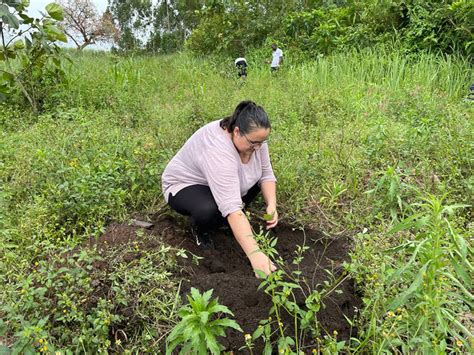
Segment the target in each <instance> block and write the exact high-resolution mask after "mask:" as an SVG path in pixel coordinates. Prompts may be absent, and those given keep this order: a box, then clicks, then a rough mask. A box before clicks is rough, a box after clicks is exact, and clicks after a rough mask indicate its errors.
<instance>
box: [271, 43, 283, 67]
mask: <svg viewBox="0 0 474 355" xmlns="http://www.w3.org/2000/svg"><path fill="white" fill-rule="evenodd" d="M272 51H273V53H272V61H271V64H270V69H271V71H272V73H273V72H274V71H276V70H278V69H279V68H280V65H282V64H283V51H282V50H281V49H280V48H278V47H277V45H276V43H272Z"/></svg>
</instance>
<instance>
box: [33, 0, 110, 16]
mask: <svg viewBox="0 0 474 355" xmlns="http://www.w3.org/2000/svg"><path fill="white" fill-rule="evenodd" d="M52 2H54V0H30V6H29V7H28V14H29V15H30V16H39V12H40V11H43V12H44V11H45V10H44V8H45V7H46V5H48V4H49V3H52ZM92 2H93V3H94V5H95V7H96V8H97V10H98V11H99V13H103V12H104V11H105V9H106V8H107V0H92Z"/></svg>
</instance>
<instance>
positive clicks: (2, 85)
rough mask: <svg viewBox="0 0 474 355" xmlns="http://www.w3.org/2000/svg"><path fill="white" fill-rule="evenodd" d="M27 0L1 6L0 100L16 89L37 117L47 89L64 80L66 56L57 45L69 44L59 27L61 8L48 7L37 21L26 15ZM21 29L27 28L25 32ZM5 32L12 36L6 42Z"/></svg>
mask: <svg viewBox="0 0 474 355" xmlns="http://www.w3.org/2000/svg"><path fill="white" fill-rule="evenodd" d="M28 5H29V1H28V0H21V1H20V0H9V1H4V2H3V3H2V4H0V17H1V20H2V21H0V34H1V41H2V47H1V48H0V61H3V62H4V63H5V67H6V68H5V69H3V68H2V69H0V72H1V75H0V100H5V98H6V95H11V94H12V93H13V92H14V91H15V89H16V88H18V89H19V90H20V92H21V94H22V95H23V96H24V97H25V99H26V100H27V101H28V103H29V104H30V106H31V108H32V109H33V111H34V112H35V113H36V112H37V111H38V110H39V109H40V108H41V105H42V102H43V100H44V98H45V97H46V96H47V94H48V89H49V88H51V87H53V86H54V85H55V84H57V83H58V82H59V81H60V80H61V79H64V78H65V71H64V68H63V65H62V59H63V56H62V55H61V49H60V48H59V47H58V46H57V45H56V44H55V42H56V41H62V42H67V39H66V35H65V34H64V32H63V30H62V29H61V28H60V27H59V26H58V21H61V20H63V18H64V16H63V10H62V8H61V6H59V5H58V4H55V3H51V4H49V5H47V6H46V11H47V15H43V16H42V17H41V18H39V19H36V18H32V17H30V16H28V15H27V13H26V10H27V7H28ZM20 25H23V26H27V28H26V29H24V28H20ZM6 32H9V33H10V34H11V37H10V39H9V40H8V41H7V40H6V39H5V34H6Z"/></svg>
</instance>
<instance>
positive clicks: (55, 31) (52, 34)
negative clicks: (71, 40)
mask: <svg viewBox="0 0 474 355" xmlns="http://www.w3.org/2000/svg"><path fill="white" fill-rule="evenodd" d="M44 32H45V33H46V35H47V36H48V39H49V40H50V41H61V42H67V38H66V35H65V34H64V32H63V31H61V29H60V28H59V27H57V26H54V25H48V26H45V27H44Z"/></svg>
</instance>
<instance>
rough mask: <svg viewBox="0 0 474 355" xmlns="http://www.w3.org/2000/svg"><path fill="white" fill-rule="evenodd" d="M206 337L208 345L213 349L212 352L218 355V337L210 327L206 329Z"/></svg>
mask: <svg viewBox="0 0 474 355" xmlns="http://www.w3.org/2000/svg"><path fill="white" fill-rule="evenodd" d="M204 338H205V339H206V346H207V348H208V349H209V350H210V351H211V353H212V354H216V355H218V354H220V349H219V345H218V344H217V340H216V337H215V336H214V335H213V334H212V333H211V332H210V331H209V329H204Z"/></svg>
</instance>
